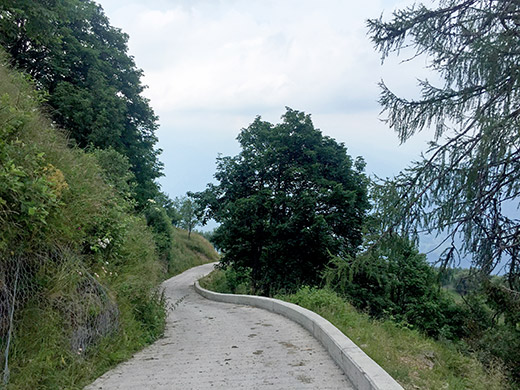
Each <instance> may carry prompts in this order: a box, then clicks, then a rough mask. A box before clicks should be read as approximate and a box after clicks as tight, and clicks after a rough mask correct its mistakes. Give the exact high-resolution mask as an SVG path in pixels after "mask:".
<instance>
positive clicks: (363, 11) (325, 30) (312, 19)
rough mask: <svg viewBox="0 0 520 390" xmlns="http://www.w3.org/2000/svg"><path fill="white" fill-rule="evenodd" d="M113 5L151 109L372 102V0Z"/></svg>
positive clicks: (376, 4)
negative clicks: (358, 2) (359, 0)
mask: <svg viewBox="0 0 520 390" xmlns="http://www.w3.org/2000/svg"><path fill="white" fill-rule="evenodd" d="M114 2H115V3H117V1H115V0H105V1H102V4H104V5H105V7H106V6H109V5H110V4H114ZM127 3H128V2H127ZM136 4H137V5H136ZM114 8H115V10H113V11H112V12H111V14H112V19H114V20H113V22H114V23H115V24H116V25H117V24H124V25H125V26H126V27H125V30H126V31H127V32H128V33H129V34H130V36H131V41H130V48H131V51H132V52H133V53H136V58H137V63H138V64H139V65H140V66H141V67H143V68H144V70H145V78H144V81H145V83H146V84H147V85H149V89H148V90H147V92H146V94H147V96H148V97H149V98H150V99H151V100H152V102H153V104H154V107H156V109H157V110H158V111H163V112H164V111H171V110H177V111H178V110H215V109H221V110H248V109H251V108H252V107H255V108H257V109H258V108H260V109H262V108H273V107H283V106H284V105H292V106H303V105H307V106H308V105H313V106H316V103H318V102H321V103H322V106H324V105H325V103H326V104H332V107H334V106H337V104H336V105H334V103H331V102H334V101H347V102H349V101H350V102H354V101H357V100H367V99H368V98H369V97H370V98H372V99H373V98H374V96H373V93H374V91H375V80H377V74H378V72H379V70H378V69H379V59H378V55H377V54H376V53H374V51H373V50H372V48H371V47H370V44H369V42H368V39H367V38H366V36H365V34H366V29H365V19H366V18H367V17H368V16H377V15H378V13H379V10H380V3H379V2H378V1H370V0H368V1H365V2H364V4H363V7H352V4H350V3H348V2H344V1H326V2H320V3H317V2H315V1H302V0H300V1H283V2H280V1H262V2H250V1H222V2H209V1H192V2H179V1H172V2H163V1H150V2H148V3H147V5H146V7H145V6H143V5H139V4H138V2H136V1H134V2H132V1H130V5H128V4H127V5H126V6H125V7H120V8H119V7H114ZM137 53H138V55H137ZM374 76H376V78H375V79H374ZM367 84H372V87H371V88H366V85H367ZM346 94H348V96H345V95H346ZM336 97H337V99H336ZM324 109H326V107H324ZM334 109H336V110H340V109H348V106H345V107H337V108H334ZM329 110H330V108H329Z"/></svg>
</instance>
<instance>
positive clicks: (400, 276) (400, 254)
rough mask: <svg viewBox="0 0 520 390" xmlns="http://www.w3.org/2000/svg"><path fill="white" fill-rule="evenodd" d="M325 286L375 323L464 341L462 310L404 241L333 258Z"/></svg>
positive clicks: (388, 240)
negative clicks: (387, 321)
mask: <svg viewBox="0 0 520 390" xmlns="http://www.w3.org/2000/svg"><path fill="white" fill-rule="evenodd" d="M324 279H325V281H326V284H327V285H328V286H329V287H331V288H332V289H334V290H335V291H338V292H339V293H340V294H342V295H343V296H346V297H348V299H349V301H351V302H352V303H353V304H354V306H356V307H357V308H359V309H362V310H366V311H367V312H368V313H369V314H370V315H372V316H374V317H379V318H382V317H388V318H391V319H393V320H394V321H396V322H398V323H402V324H403V325H405V326H411V327H417V328H418V329H421V330H422V331H424V332H426V333H427V334H428V335H430V336H434V337H439V336H443V337H446V338H449V339H456V338H459V337H461V336H463V334H464V332H463V326H462V323H463V318H464V315H465V314H464V311H463V309H462V308H461V307H460V306H458V305H456V303H455V302H454V301H453V299H452V298H451V297H450V296H449V295H448V294H446V293H445V292H444V291H441V290H440V286H439V284H438V281H437V276H436V273H435V270H434V269H433V268H432V267H431V266H430V265H429V264H428V263H427V262H426V258H425V256H424V255H422V254H419V252H418V251H417V249H416V248H415V247H414V246H413V245H412V244H411V243H410V242H409V241H408V240H406V239H403V238H401V237H398V236H392V237H391V238H386V239H385V241H384V242H382V243H381V244H380V246H379V247H377V248H376V249H373V250H372V251H370V252H366V253H364V254H362V255H360V256H358V258H356V259H352V258H348V259H341V258H339V257H336V258H334V259H333V260H332V261H331V263H330V265H329V267H328V268H327V269H326V271H325V272H324Z"/></svg>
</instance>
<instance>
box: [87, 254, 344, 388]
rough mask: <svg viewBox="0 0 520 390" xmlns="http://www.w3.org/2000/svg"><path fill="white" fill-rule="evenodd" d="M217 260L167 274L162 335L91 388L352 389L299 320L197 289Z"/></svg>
mask: <svg viewBox="0 0 520 390" xmlns="http://www.w3.org/2000/svg"><path fill="white" fill-rule="evenodd" d="M212 268H213V266H212V265H211V264H207V265H203V266H200V267H196V268H192V269H191V270H188V271H186V272H184V273H183V274H181V275H178V276H176V277H174V278H171V279H169V280H167V281H166V282H165V283H164V287H165V289H166V295H167V296H168V297H169V299H170V305H173V306H174V309H170V310H171V312H170V313H169V316H168V321H167V325H166V331H165V335H164V337H163V338H162V339H160V340H158V341H157V342H156V343H155V344H153V345H151V346H149V347H147V348H146V349H144V350H143V351H141V352H139V353H137V354H135V356H134V357H133V358H132V359H131V360H129V361H128V362H126V363H123V364H121V365H119V366H117V367H116V368H115V369H113V370H111V371H109V372H108V373H106V374H105V375H103V376H102V377H100V378H98V379H97V380H96V381H95V382H94V383H92V384H91V385H89V386H87V387H86V390H116V389H118V390H119V389H121V390H123V389H124V390H137V389H146V390H152V389H153V390H156V389H157V390H159V389H160V390H166V389H168V390H170V389H179V390H188V389H226V390H227V389H229V390H231V389H246V390H250V389H251V390H252V389H284V390H286V389H298V390H299V389H353V388H352V386H351V384H350V382H349V381H348V379H347V378H346V377H345V375H344V374H343V372H342V371H341V370H340V369H339V367H338V366H337V365H336V364H335V363H334V361H333V360H332V358H331V357H330V356H329V355H328V354H327V352H326V351H325V349H324V348H323V347H322V345H321V344H320V343H319V342H318V341H317V340H316V339H314V338H313V337H312V336H311V335H310V334H309V333H308V332H307V331H306V330H305V329H303V328H302V327H301V326H300V325H297V324H296V323H294V322H292V321H290V320H288V319H286V318H285V317H282V316H280V315H277V314H274V313H271V312H268V311H265V310H262V309H258V308H252V307H249V306H241V305H233V304H227V303H219V302H213V301H209V300H207V299H205V298H202V297H201V296H200V295H198V294H197V293H196V292H195V290H194V289H193V283H194V281H195V280H196V279H198V278H199V277H201V276H202V275H205V274H207V273H208V272H210V270H211V269H212Z"/></svg>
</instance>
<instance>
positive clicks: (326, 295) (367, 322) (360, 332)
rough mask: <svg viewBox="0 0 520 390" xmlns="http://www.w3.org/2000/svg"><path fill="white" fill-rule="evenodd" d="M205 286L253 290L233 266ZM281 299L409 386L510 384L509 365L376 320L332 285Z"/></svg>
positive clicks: (218, 289)
mask: <svg viewBox="0 0 520 390" xmlns="http://www.w3.org/2000/svg"><path fill="white" fill-rule="evenodd" d="M201 285H202V286H203V287H204V288H207V289H210V290H213V291H216V292H221V293H242V294H247V293H250V292H251V289H250V285H249V284H248V282H247V278H244V277H242V276H240V275H238V274H237V273H236V271H234V270H233V269H232V268H228V269H226V270H216V271H214V272H212V273H211V274H209V275H208V276H206V277H205V278H203V279H201ZM276 298H278V299H282V300H285V301H288V302H292V303H296V304H298V305H300V306H302V307H305V308H307V309H309V310H312V311H314V312H316V313H318V314H320V315H321V316H323V317H324V318H326V319H327V320H329V321H330V322H331V323H333V324H334V325H335V326H336V327H338V328H339V329H340V330H341V331H342V332H343V333H344V334H346V335H347V336H348V337H349V338H350V339H351V340H352V341H354V342H355V343H356V344H357V345H358V346H359V347H360V348H361V349H363V350H364V351H365V352H366V353H367V354H368V355H369V356H370V357H371V358H372V359H374V360H375V361H376V362H377V363H378V364H379V365H381V366H382V367H383V368H384V369H385V370H386V371H387V372H388V373H389V374H390V375H391V376H392V377H394V378H395V379H396V380H397V381H398V382H399V383H400V384H401V385H402V386H403V387H404V388H405V389H410V390H412V389H431V390H434V389H435V390H436V389H477V390H478V389H482V390H484V389H486V390H494V389H496V390H499V389H506V388H508V383H507V380H506V378H505V377H504V370H503V367H501V366H500V365H499V363H498V362H495V363H492V362H490V364H489V366H488V367H487V368H484V366H483V365H482V363H481V362H480V361H479V360H478V359H477V358H476V357H475V356H473V355H471V354H463V353H462V352H461V351H460V350H459V349H458V348H457V347H456V346H455V345H454V344H453V343H451V342H448V341H446V340H444V341H439V340H435V339H433V338H431V337H428V336H426V335H425V334H424V333H422V332H420V331H418V330H414V329H410V328H408V327H406V326H403V324H401V325H400V324H397V323H395V322H394V321H391V320H389V319H386V320H382V319H380V320H376V319H374V318H371V317H370V316H369V315H368V314H367V313H364V312H362V311H359V310H357V309H356V308H354V307H353V306H352V305H351V304H350V303H348V302H347V300H345V299H344V298H342V297H341V296H340V295H338V294H337V293H336V292H334V291H332V290H331V289H330V288H310V287H302V288H301V289H299V290H298V291H297V292H296V293H294V294H280V295H277V296H276Z"/></svg>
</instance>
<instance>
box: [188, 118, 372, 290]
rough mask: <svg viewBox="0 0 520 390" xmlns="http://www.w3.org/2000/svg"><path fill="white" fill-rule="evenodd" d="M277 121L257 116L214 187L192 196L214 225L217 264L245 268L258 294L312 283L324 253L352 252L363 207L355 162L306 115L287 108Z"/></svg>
mask: <svg viewBox="0 0 520 390" xmlns="http://www.w3.org/2000/svg"><path fill="white" fill-rule="evenodd" d="M282 120H283V121H282V123H280V124H277V125H273V124H271V123H269V122H266V121H263V120H262V119H261V118H260V117H257V118H256V119H255V121H254V122H253V123H252V124H251V125H250V126H249V127H248V128H247V129H243V130H242V131H241V133H240V134H239V136H238V141H239V143H240V146H241V148H242V151H241V152H240V154H239V155H237V156H235V157H219V158H218V159H217V172H216V174H215V178H216V179H217V180H218V182H219V184H217V185H214V184H209V185H208V187H207V189H206V190H205V191H204V192H201V193H197V194H193V196H194V198H195V199H197V200H198V201H199V203H200V204H201V205H202V206H203V207H205V210H204V211H205V214H204V215H205V218H206V219H207V218H214V219H215V220H216V221H217V222H219V223H221V225H220V227H219V228H217V230H216V232H215V236H214V241H215V242H216V244H217V246H218V247H219V248H221V250H222V253H223V258H222V262H223V264H225V265H231V266H233V267H234V268H235V269H238V270H240V269H251V271H252V272H251V276H252V279H253V283H254V285H255V287H256V289H258V290H260V291H262V292H264V293H271V292H273V291H276V290H278V289H280V288H289V289H291V288H294V287H296V286H298V285H299V284H302V283H311V284H312V283H315V282H317V280H318V279H319V276H320V272H321V270H322V269H323V267H324V265H325V264H326V263H327V262H328V261H329V260H330V258H331V255H340V254H354V253H355V252H356V251H357V249H358V246H359V245H360V244H361V225H362V223H363V218H364V216H365V213H366V210H367V208H368V202H367V190H366V186H367V179H366V177H365V175H364V174H363V173H362V171H363V168H364V162H363V160H362V159H360V158H359V159H357V160H356V161H355V162H354V161H353V160H352V158H351V157H350V156H349V155H348V154H347V150H346V148H345V146H344V145H343V144H340V143H337V142H336V141H335V140H334V139H332V138H330V137H327V136H323V135H322V133H321V131H319V130H317V129H315V128H314V125H313V123H312V121H311V118H310V115H306V114H304V113H303V112H298V111H294V110H291V109H287V112H286V113H285V115H283V117H282Z"/></svg>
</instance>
